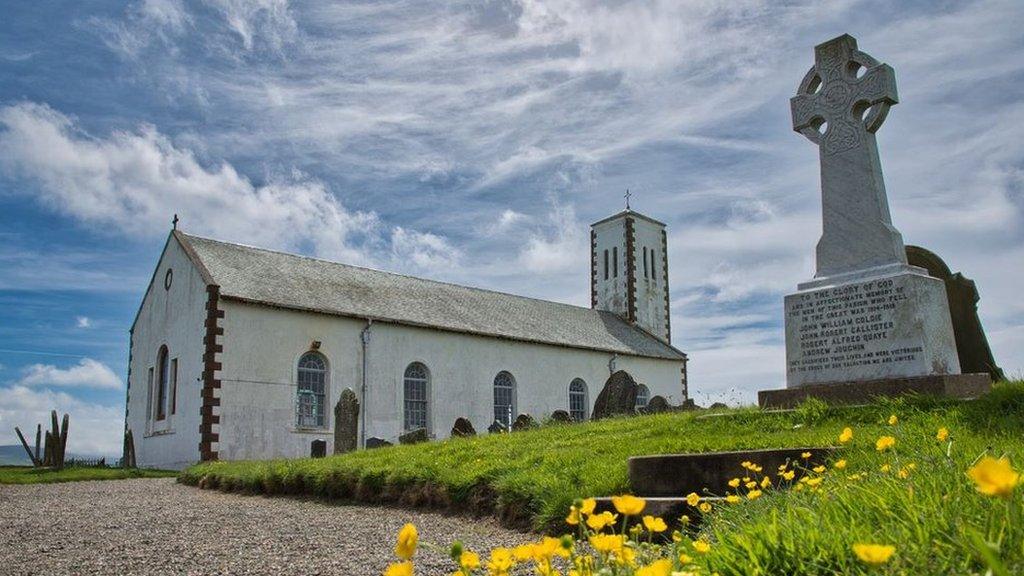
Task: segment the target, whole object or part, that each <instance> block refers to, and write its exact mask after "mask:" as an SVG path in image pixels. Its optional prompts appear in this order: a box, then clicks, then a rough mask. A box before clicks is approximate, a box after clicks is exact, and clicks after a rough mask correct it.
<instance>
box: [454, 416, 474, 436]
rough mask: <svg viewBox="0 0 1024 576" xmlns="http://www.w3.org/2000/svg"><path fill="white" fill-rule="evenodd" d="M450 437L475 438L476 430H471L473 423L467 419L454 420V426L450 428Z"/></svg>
mask: <svg viewBox="0 0 1024 576" xmlns="http://www.w3.org/2000/svg"><path fill="white" fill-rule="evenodd" d="M452 436H454V437H456V438H466V437H469V436H476V428H473V423H472V422H470V421H469V419H467V418H456V419H455V424H454V425H453V426H452Z"/></svg>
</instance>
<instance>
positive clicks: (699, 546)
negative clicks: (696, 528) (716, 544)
mask: <svg viewBox="0 0 1024 576" xmlns="http://www.w3.org/2000/svg"><path fill="white" fill-rule="evenodd" d="M693 549H694V550H696V551H697V552H700V553H701V554H707V553H708V551H709V550H711V544H708V541H707V540H694V541H693Z"/></svg>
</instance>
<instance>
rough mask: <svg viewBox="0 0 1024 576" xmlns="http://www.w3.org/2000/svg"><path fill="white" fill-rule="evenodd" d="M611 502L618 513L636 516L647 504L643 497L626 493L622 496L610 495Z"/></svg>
mask: <svg viewBox="0 0 1024 576" xmlns="http://www.w3.org/2000/svg"><path fill="white" fill-rule="evenodd" d="M612 504H614V505H615V509H616V510H618V511H619V513H620V514H625V515H626V516H636V515H637V514H639V513H641V512H643V511H644V506H646V505H647V502H645V501H644V499H643V498H637V497H636V496H630V495H629V494H626V495H624V496H612Z"/></svg>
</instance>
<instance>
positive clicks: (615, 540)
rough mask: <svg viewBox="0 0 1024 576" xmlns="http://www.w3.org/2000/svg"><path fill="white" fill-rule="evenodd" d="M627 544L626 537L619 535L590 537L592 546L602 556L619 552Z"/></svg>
mask: <svg viewBox="0 0 1024 576" xmlns="http://www.w3.org/2000/svg"><path fill="white" fill-rule="evenodd" d="M625 543H626V539H625V536H621V535H618V534H594V535H593V536H591V537H590V545H591V546H593V547H594V550H597V551H598V552H600V553H602V554H609V553H612V552H618V551H619V550H622V547H623V546H624V545H625Z"/></svg>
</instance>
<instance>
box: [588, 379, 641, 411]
mask: <svg viewBox="0 0 1024 576" xmlns="http://www.w3.org/2000/svg"><path fill="white" fill-rule="evenodd" d="M638 390H639V387H638V386H637V385H636V380H633V377H632V376H630V375H629V373H628V372H626V371H625V370H619V371H618V372H616V373H614V374H612V375H611V376H609V377H608V381H607V382H605V383H604V388H602V389H601V393H600V394H598V395H597V400H595V401H594V415H593V416H592V419H593V420H600V419H601V418H607V417H609V416H615V415H619V414H632V413H634V412H635V411H636V395H637V391H638Z"/></svg>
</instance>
